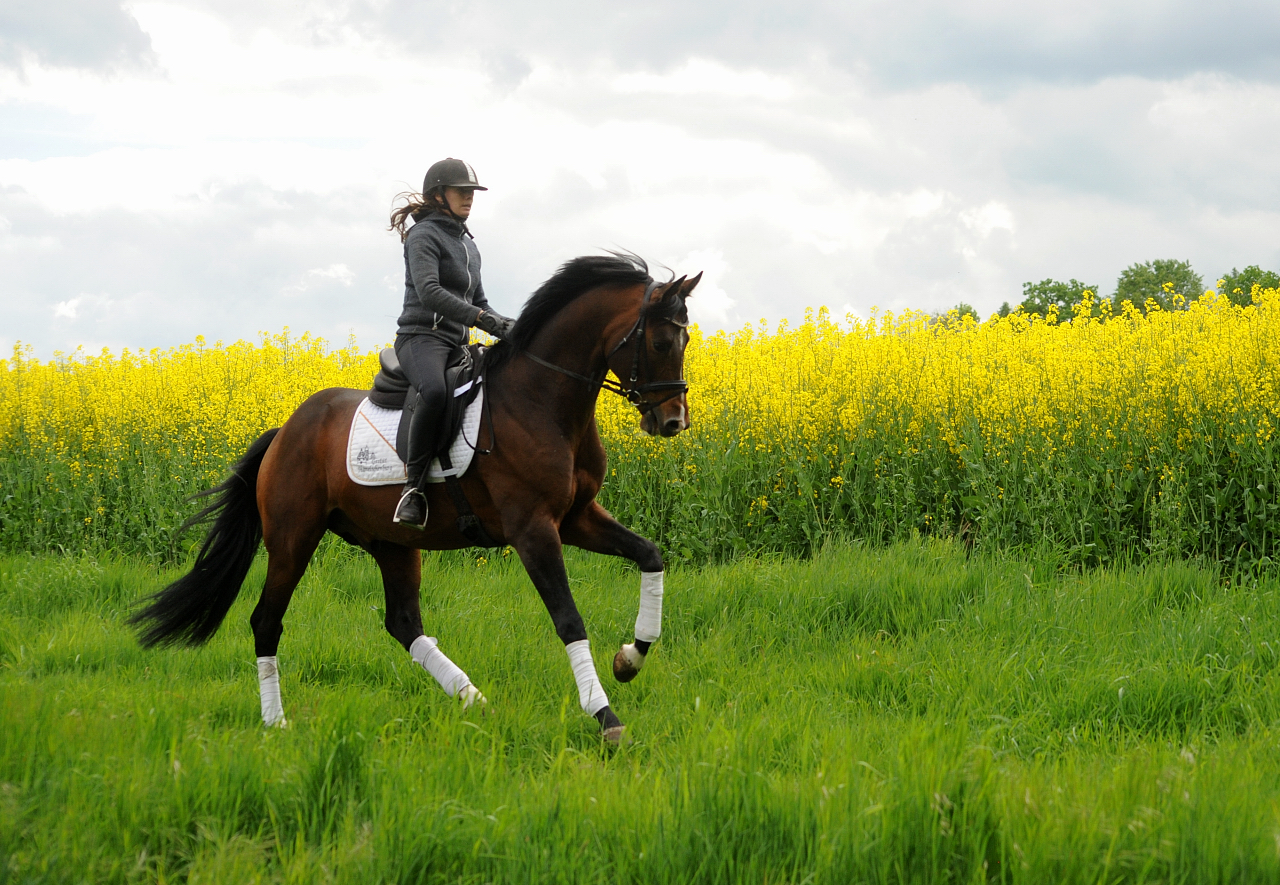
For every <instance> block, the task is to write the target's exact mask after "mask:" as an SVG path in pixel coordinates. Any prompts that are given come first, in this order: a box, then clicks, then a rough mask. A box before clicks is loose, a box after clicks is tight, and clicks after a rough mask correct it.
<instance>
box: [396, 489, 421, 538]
mask: <svg viewBox="0 0 1280 885" xmlns="http://www.w3.org/2000/svg"><path fill="white" fill-rule="evenodd" d="M391 521H392V522H394V523H397V524H399V525H407V526H411V527H413V528H415V529H419V530H421V529H425V528H426V527H427V496H426V495H424V494H422V490H421V489H419V488H417V487H414V486H409V487H407V488H405V490H404V494H402V495H401V496H400V503H398V504H396V512H395V515H394V516H392V517H391Z"/></svg>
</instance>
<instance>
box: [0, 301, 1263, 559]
mask: <svg viewBox="0 0 1280 885" xmlns="http://www.w3.org/2000/svg"><path fill="white" fill-rule="evenodd" d="M1278 357H1280V291H1277V290H1261V289H1259V290H1257V291H1255V292H1254V293H1253V303H1252V304H1250V305H1248V306H1240V305H1236V304H1232V303H1231V302H1230V301H1228V300H1227V299H1226V298H1219V297H1217V296H1215V295H1214V294H1213V293H1212V292H1209V293H1206V295H1205V297H1203V298H1201V299H1199V300H1197V301H1195V302H1193V303H1191V304H1189V305H1185V309H1182V310H1176V311H1161V310H1159V309H1157V308H1155V307H1154V305H1148V310H1147V311H1146V312H1145V313H1143V312H1140V311H1138V310H1135V309H1134V308H1133V307H1132V306H1126V308H1125V309H1124V310H1121V311H1112V309H1111V305H1110V303H1109V302H1105V301H1104V302H1101V303H1094V302H1093V301H1092V300H1090V299H1086V301H1085V302H1083V303H1081V304H1080V305H1078V306H1077V307H1076V309H1075V311H1074V315H1072V316H1070V317H1067V316H1056V315H1053V314H1051V315H1050V316H1048V317H1047V318H1042V317H1038V316H1030V315H1026V314H1021V313H1015V314H1013V315H1011V316H1008V317H1004V318H998V317H993V318H992V319H990V320H988V321H986V322H975V321H974V320H973V318H972V317H960V316H958V315H956V314H952V315H950V316H946V317H942V318H933V317H929V316H927V315H925V314H921V313H915V312H905V313H901V314H883V315H878V314H877V315H873V316H872V317H871V318H870V319H868V320H857V319H852V318H846V319H845V320H844V321H841V322H836V321H834V320H833V319H832V318H831V317H830V316H829V315H828V314H827V313H826V312H824V311H819V312H817V313H813V314H808V315H807V316H806V319H805V321H804V322H803V323H801V324H799V325H798V326H794V327H793V326H789V325H787V324H785V323H783V324H781V325H778V326H776V327H773V328H770V327H768V326H767V325H766V324H764V323H763V322H762V323H761V324H760V325H758V326H748V327H745V328H743V329H741V330H740V331H738V332H735V333H717V334H715V335H705V334H702V333H701V332H699V331H698V330H697V329H696V328H695V329H694V330H692V340H691V342H690V345H689V349H688V353H687V360H686V376H687V377H688V379H689V382H690V394H689V403H690V409H691V414H692V420H693V426H692V428H691V429H690V431H688V432H687V433H685V434H682V435H681V436H680V437H678V438H676V439H674V440H663V439H651V438H649V437H646V436H644V435H643V434H641V433H640V432H639V430H638V426H637V425H638V420H637V419H638V416H637V414H636V413H635V411H634V410H633V409H632V408H631V407H630V406H629V405H627V404H626V403H624V402H622V401H621V400H618V399H616V398H614V397H605V398H602V399H601V401H600V407H599V413H598V417H599V422H600V427H601V433H602V435H603V437H604V439H605V442H606V446H607V447H608V449H609V453H610V474H609V477H608V482H607V485H606V487H605V489H604V491H603V492H602V496H601V497H602V500H604V502H605V504H606V506H608V507H609V508H610V509H611V510H612V511H613V512H614V513H615V514H616V515H618V516H619V518H621V519H622V520H623V521H624V522H627V523H628V524H630V525H631V526H633V527H634V528H636V529H637V530H639V531H641V532H643V533H645V534H648V535H649V536H651V537H654V538H655V539H656V540H658V541H659V542H660V543H661V544H662V545H663V546H664V548H665V549H666V551H667V553H668V555H669V556H671V557H675V558H676V559H680V560H685V561H692V562H705V561H716V560H724V559H727V558H732V557H733V556H735V555H737V554H741V553H748V552H763V551H777V552H784V553H801V554H806V553H809V552H811V551H813V550H814V549H816V548H817V547H818V546H820V545H821V544H822V542H823V541H824V540H825V539H828V538H831V537H848V538H859V539H865V540H867V541H870V542H873V543H887V542H890V541H893V540H897V539H905V538H910V537H912V536H917V535H923V536H928V535H936V536H942V537H953V538H958V539H960V540H962V541H963V542H964V543H966V544H968V545H977V546H979V547H983V548H992V549H1009V548H1027V547H1042V546H1047V547H1049V548H1051V549H1053V550H1054V551H1055V552H1056V554H1057V555H1060V556H1062V557H1064V558H1065V559H1066V560H1067V561H1070V562H1077V563H1080V564H1085V565H1091V564H1097V563H1101V562H1108V561H1114V560H1116V559H1123V560H1130V559H1143V558H1148V557H1157V558H1173V557H1193V558H1198V559H1202V560H1205V561H1207V562H1215V563H1221V564H1225V565H1229V566H1231V567H1233V568H1246V569H1251V568H1255V567H1266V566H1267V565H1269V564H1270V563H1271V561H1272V559H1273V558H1274V556H1275V552H1274V548H1275V543H1276V541H1275V539H1276V534H1277V529H1280V515H1278V510H1280V498H1278V497H1277V491H1276V489H1277V477H1276V440H1275V428H1276V427H1277V425H1278V424H1280V415H1278V414H1277V413H1278V411H1280V398H1278V396H1277V388H1278V383H1277V382H1278V374H1277V373H1278V371H1280V359H1278ZM376 369H377V359H376V353H375V352H373V351H363V350H360V349H359V348H357V347H355V346H354V344H352V345H349V346H348V347H345V348H341V349H336V350H333V349H330V348H329V347H328V345H327V344H326V342H324V341H323V340H321V339H318V338H315V337H312V336H310V335H303V336H301V337H293V336H291V335H290V334H289V333H288V331H287V330H286V331H285V332H283V333H281V334H278V335H270V336H264V337H263V338H262V339H261V340H260V341H259V342H258V343H256V344H254V343H249V342H243V341H240V342H236V343H234V344H230V345H224V344H221V343H216V344H212V345H210V344H209V343H208V342H206V341H204V340H202V339H198V340H197V341H196V342H195V343H194V344H189V345H184V346H182V347H177V348H173V349H169V350H153V351H149V352H136V351H125V352H123V353H120V354H112V353H109V352H103V353H102V354H99V355H91V354H86V353H83V352H81V351H77V352H75V353H73V354H69V355H61V356H58V357H57V358H55V359H53V360H51V361H41V360H38V359H35V358H33V356H32V355H31V353H30V352H29V351H28V350H24V349H22V348H21V347H19V348H17V349H15V351H14V353H13V356H12V358H11V359H8V360H3V361H0V547H3V548H4V549H8V550H15V551H16V550H50V549H64V550H94V549H105V548H113V549H117V550H123V551H127V552H133V553H141V554H145V555H149V556H152V557H159V558H167V557H170V556H172V555H174V554H175V552H180V551H177V549H176V548H175V537H174V531H175V529H176V526H177V525H179V524H180V523H181V522H182V520H183V518H185V516H186V515H189V511H190V509H191V508H190V507H189V505H185V504H184V503H183V500H184V498H186V497H187V496H189V495H191V494H193V493H195V492H197V491H200V490H202V489H204V488H206V487H208V486H209V485H212V484H214V483H215V482H217V481H218V480H219V479H220V477H221V476H222V474H223V471H224V470H225V468H226V466H227V465H228V463H229V462H230V461H232V460H233V459H235V458H236V457H238V456H239V455H240V454H241V453H242V452H243V450H244V448H245V446H246V445H247V444H248V443H249V442H250V441H251V440H252V439H253V438H254V437H256V436H257V435H258V434H259V433H261V432H262V431H263V430H265V429H267V428H269V427H273V426H277V425H279V424H280V423H282V422H283V421H284V420H285V419H286V418H287V417H288V415H289V414H290V412H291V411H292V410H293V409H294V408H295V407H296V406H297V405H298V404H299V403H300V402H301V401H302V400H304V399H305V398H306V397H307V396H309V395H310V394H312V393H314V392H315V391H317V390H320V389H323V388H326V387H334V386H345V387H355V388H367V387H368V386H369V385H370V383H371V381H372V378H373V375H374V373H375V372H376Z"/></svg>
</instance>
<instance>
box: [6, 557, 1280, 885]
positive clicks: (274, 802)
mask: <svg viewBox="0 0 1280 885" xmlns="http://www.w3.org/2000/svg"><path fill="white" fill-rule="evenodd" d="M569 568H570V574H571V576H572V577H573V585H574V589H575V593H576V595H577V598H578V601H579V605H580V607H581V608H582V610H583V613H584V615H585V617H586V621H587V625H588V629H589V631H590V633H591V637H592V640H593V648H594V651H595V654H596V659H597V663H598V665H599V668H600V670H601V672H602V674H605V673H607V672H608V661H609V659H610V657H611V656H612V654H613V652H614V651H615V650H616V648H617V645H618V643H619V642H620V641H622V640H624V639H626V638H629V635H630V634H629V630H630V627H631V625H632V623H633V621H634V617H635V606H636V601H637V596H638V589H637V588H638V579H637V576H636V574H635V573H634V572H629V571H627V570H626V569H624V568H623V567H622V566H620V565H618V564H616V563H614V562H612V561H609V560H605V559H603V558H600V557H589V556H575V557H571V558H570V562H569ZM426 572H427V577H426V579H425V581H424V589H423V603H424V614H425V618H426V622H427V631H428V633H430V634H432V635H437V636H439V637H440V639H441V647H442V648H443V649H444V650H445V651H446V652H447V653H448V654H449V655H450V656H451V657H453V658H454V660H456V661H457V662H458V663H459V664H460V665H461V666H463V667H464V669H466V670H467V672H468V673H469V674H470V675H471V676H472V678H473V679H474V680H475V681H476V683H477V684H478V685H479V686H480V687H481V688H482V690H483V691H484V692H485V693H486V695H488V697H489V699H490V704H489V708H488V710H487V711H486V713H485V714H484V715H479V714H476V713H466V712H463V711H461V710H460V709H458V707H457V706H456V705H455V704H454V703H453V702H451V701H450V700H449V699H448V698H447V697H445V696H444V694H443V693H442V692H440V691H439V689H438V688H437V687H436V686H435V685H434V683H433V682H431V681H430V679H429V677H427V675H426V674H425V673H423V672H421V671H420V670H416V669H415V668H414V666H413V665H412V664H411V662H410V661H409V659H408V657H407V655H405V654H404V652H403V651H401V650H400V648H399V647H398V646H397V645H396V644H395V643H394V642H393V641H392V640H391V639H390V638H389V637H388V636H387V635H386V634H385V632H383V630H382V627H381V619H382V612H381V609H382V598H381V590H380V583H379V580H378V577H377V574H376V571H375V570H374V568H373V566H372V564H371V563H370V562H369V561H368V560H367V559H365V558H363V557H362V556H360V555H356V554H352V553H348V552H346V551H345V550H343V549H341V548H338V547H336V546H332V547H329V546H327V547H326V548H325V549H324V551H323V555H322V556H321V557H320V558H319V559H318V560H317V562H316V563H315V564H314V565H313V567H312V569H311V571H310V572H309V573H308V575H307V577H306V579H305V580H304V582H303V585H302V586H301V588H300V589H299V592H298V595H297V596H296V597H295V602H294V605H293V607H292V608H291V609H290V611H289V616H288V618H287V620H286V633H285V637H284V640H283V643H282V645H281V653H280V660H281V668H282V674H283V676H282V683H283V690H284V700H285V708H286V713H287V714H288V716H289V719H290V726H289V728H288V729H286V730H283V731H274V730H273V731H264V730H263V728H262V727H261V725H260V721H259V716H258V702H257V691H256V680H255V670H254V666H253V661H254V655H253V648H252V643H251V638H250V633H249V630H248V627H247V623H246V620H247V617H248V613H249V610H250V607H251V606H252V604H253V603H254V601H256V597H257V593H256V588H257V586H259V585H260V582H261V579H262V568H261V563H259V564H258V566H256V567H255V570H254V572H253V573H251V575H250V578H249V582H248V584H247V585H246V586H247V587H248V588H249V590H248V591H247V592H246V593H245V595H244V597H242V598H241V600H240V602H239V603H237V605H236V607H235V608H234V609H233V610H232V613H231V616H230V618H229V620H228V622H227V624H226V626H224V628H223V631H222V632H221V633H220V634H219V635H218V636H217V637H216V638H215V640H214V641H213V642H212V643H211V644H210V645H209V646H208V647H207V648H205V649H202V650H199V651H192V650H167V651H159V652H145V651H143V650H141V649H140V648H139V647H138V646H137V644H136V643H135V642H134V640H133V638H132V636H131V635H130V633H129V631H128V630H127V629H126V627H125V626H124V616H125V614H126V612H127V611H128V610H129V608H130V607H131V606H132V605H133V604H134V602H135V601H136V600H137V599H138V597H139V596H140V595H142V594H144V593H146V592H150V591H153V590H155V589H157V588H158V587H159V586H160V585H161V584H163V583H164V582H165V581H166V580H169V579H171V578H172V577H174V576H175V574H176V572H172V571H161V570H157V568H156V567H155V566H153V565H150V564H146V563H143V562H142V561H141V560H115V561H108V560H96V561H95V560H94V559H91V558H84V557H80V558H77V557H69V556H68V557H56V556H34V557H33V556H25V555H9V556H6V557H4V558H0V709H2V712H0V722H2V723H3V730H2V732H0V882H24V883H25V882H49V883H69V882H193V883H194V882H236V883H243V882H256V881H263V882H308V883H310V882H360V883H375V882H406V881H407V882H414V881H423V882H437V881H438V882H455V881H459V882H476V883H480V882H597V881H598V882H609V883H628V882H646V883H647V882H725V883H728V882H793V883H800V882H810V883H821V882H839V883H846V882H855V881H868V882H981V881H984V880H985V881H1001V882H1080V883H1085V882H1089V883H1093V882H1195V883H1211V882H1275V881H1280V745H1278V743H1277V737H1278V736H1280V735H1278V731H1280V728H1278V726H1280V670H1278V669H1277V661H1278V656H1280V629H1278V625H1280V581H1277V580H1276V579H1271V578H1263V579H1258V580H1255V579H1253V578H1245V577H1235V578H1229V579H1228V578H1222V577H1220V576H1219V575H1218V574H1217V573H1215V572H1212V571H1206V570H1201V569H1199V568H1197V567H1193V566H1190V565H1185V564H1173V565H1160V564H1157V563H1147V564H1146V565H1143V566H1142V567H1141V568H1135V569H1133V570H1124V569H1121V568H1118V567H1116V568H1111V569H1109V570H1103V571H1094V572H1083V573H1081V572H1074V571H1063V570H1062V569H1060V568H1059V562H1058V561H1055V560H1054V559H1053V558H1052V557H1051V556H1049V555H1046V556H1045V557H1044V558H1041V559H1038V560H1037V559H1035V558H1034V557H1031V558H1029V559H1017V558H1009V557H1004V556H1000V555H998V554H976V555H975V556H974V557H973V558H969V557H968V556H967V555H966V553H965V550H964V548H963V547H961V546H959V545H955V544H949V543H944V542H941V541H925V542H904V543H900V544H898V545H895V546H892V547H889V548H887V549H880V550H867V549H864V548H862V547H859V546H856V545H854V546H847V545H846V546H829V547H827V548H826V549H825V550H823V551H821V552H819V553H818V554H817V555H816V556H815V557H814V558H813V559H811V560H808V561H791V560H760V559H744V560H741V561H738V562H734V563H729V564H724V565H712V566H706V567H704V568H701V569H693V568H685V569H677V570H674V571H672V572H671V573H670V574H669V576H668V580H667V603H666V623H665V628H664V635H663V639H662V641H661V643H659V645H658V647H657V648H656V650H655V653H654V654H653V655H652V656H651V658H650V661H649V663H648V665H647V666H646V668H645V671H644V673H642V674H641V675H640V677H639V678H638V679H637V680H636V681H635V682H633V683H631V684H630V685H626V686H621V685H617V684H616V683H613V682H612V680H611V679H606V688H607V689H608V690H609V692H610V697H611V700H612V702H613V706H614V709H615V710H617V711H618V713H619V714H620V715H621V717H622V718H623V720H624V721H625V722H627V724H628V726H629V732H630V735H631V738H632V742H631V743H630V744H629V745H627V746H624V747H622V748H620V749H617V750H611V749H608V748H606V747H604V746H602V744H601V742H600V740H599V738H598V736H597V731H598V729H597V727H596V725H595V722H594V720H591V719H590V718H588V717H586V716H584V715H583V714H582V713H581V711H580V710H579V709H578V705H577V698H576V690H575V689H574V686H573V680H572V677H571V675H570V672H569V668H568V664H567V661H566V659H565V655H564V652H563V650H562V649H561V648H560V645H559V643H558V642H557V641H556V639H555V636H554V633H553V631H552V629H551V625H550V620H549V618H548V617H547V616H546V614H545V612H544V611H543V610H542V608H541V605H540V603H539V602H538V600H537V598H536V594H535V593H534V592H533V590H532V588H531V586H530V584H529V582H528V579H527V578H526V577H525V576H524V574H523V572H522V571H521V570H520V569H519V566H518V564H517V563H515V562H513V561H512V559H511V558H502V557H498V558H496V559H494V560H491V561H488V562H483V561H478V560H475V559H472V558H468V557H463V556H453V557H451V558H448V559H441V558H439V557H437V556H432V557H429V562H428V568H427V569H426Z"/></svg>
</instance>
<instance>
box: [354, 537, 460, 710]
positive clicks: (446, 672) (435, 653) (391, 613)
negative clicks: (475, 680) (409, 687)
mask: <svg viewBox="0 0 1280 885" xmlns="http://www.w3.org/2000/svg"><path fill="white" fill-rule="evenodd" d="M370 552H371V553H372V554H373V558H374V560H376V561H377V563H378V568H379V569H380V570H381V571H382V587H383V590H384V591H385V592H386V596H387V617H386V627H387V632H388V633H390V634H391V635H392V637H393V638H394V639H395V640H396V641H397V642H399V643H400V644H401V645H403V646H404V648H405V650H406V651H407V652H409V655H410V656H411V657H412V658H413V660H414V662H415V663H417V664H418V665H419V666H421V667H422V669H424V670H426V671H427V672H428V673H430V674H431V675H432V677H434V678H435V680H436V682H438V683H440V687H441V688H443V689H444V690H445V693H446V694H448V695H449V696H450V697H459V698H462V702H463V705H464V706H467V707H469V706H471V705H472V704H473V703H475V702H477V701H479V702H480V703H482V704H483V703H484V702H485V699H484V695H482V694H481V693H480V691H479V689H477V688H476V687H475V686H474V685H472V684H471V679H470V678H469V677H468V676H467V674H466V673H464V672H462V669H461V668H460V667H459V666H458V665H457V664H455V663H454V662H453V661H451V660H449V658H448V657H446V656H445V654H444V652H442V651H440V649H439V648H438V647H437V645H436V640H435V637H432V636H424V635H423V632H422V609H421V606H420V604H419V601H418V588H419V586H420V585H421V583H422V554H421V553H420V552H419V551H417V550H414V549H412V548H409V547H402V546H400V545H399V544H392V543H390V542H387V541H380V542H378V543H376V544H374V545H373V546H372V547H371V548H370Z"/></svg>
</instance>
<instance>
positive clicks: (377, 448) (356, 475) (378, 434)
mask: <svg viewBox="0 0 1280 885" xmlns="http://www.w3.org/2000/svg"><path fill="white" fill-rule="evenodd" d="M483 404H484V388H481V389H480V392H479V393H478V394H476V398H475V399H474V400H472V401H471V405H469V406H467V411H466V412H465V413H463V415H462V428H461V430H459V431H458V435H457V436H456V437H454V439H453V445H451V446H449V460H450V461H452V462H453V471H452V472H453V473H456V474H457V475H458V476H462V474H464V473H466V472H467V468H468V467H470V466H471V458H472V456H474V455H475V453H476V449H475V446H476V443H477V442H478V441H479V439H480V407H481V406H482V405H483ZM399 427H400V410H399V409H384V408H382V407H381V406H375V405H374V404H373V403H371V402H369V399H368V397H365V399H364V400H363V401H362V402H361V403H360V407H359V408H357V409H356V413H355V415H354V416H353V417H352V418H351V432H350V433H349V434H348V435H347V476H349V477H351V481H352V482H354V483H357V484H358V485H362V486H389V485H395V484H396V483H402V482H404V481H405V479H407V478H408V474H407V471H406V469H405V465H404V462H403V461H401V460H400V456H399V455H397V454H396V430H397V429H398V428H399ZM427 481H428V482H444V471H443V470H441V469H440V459H439V458H432V459H431V466H430V467H429V468H427Z"/></svg>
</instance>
